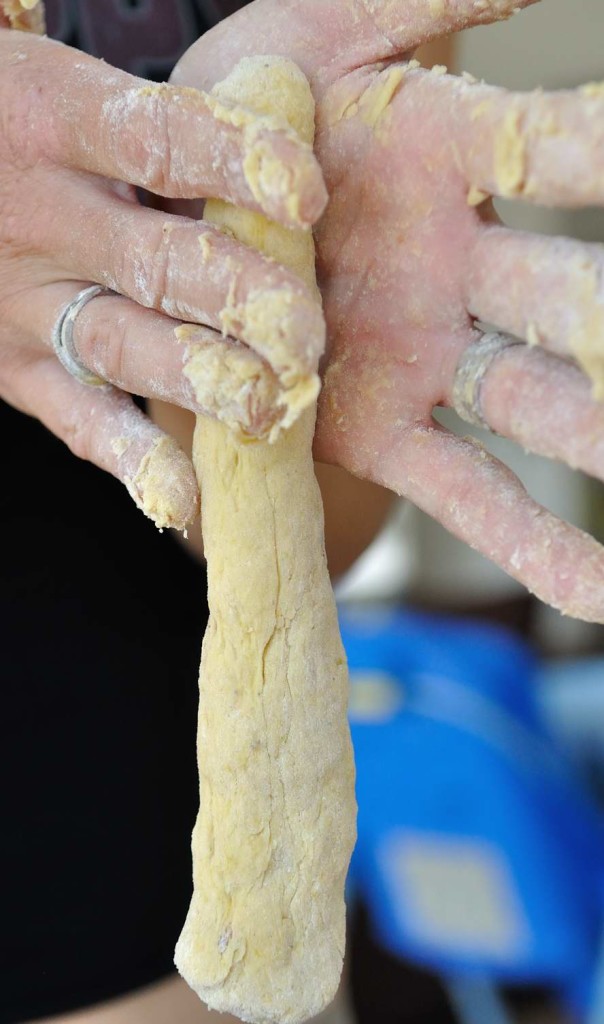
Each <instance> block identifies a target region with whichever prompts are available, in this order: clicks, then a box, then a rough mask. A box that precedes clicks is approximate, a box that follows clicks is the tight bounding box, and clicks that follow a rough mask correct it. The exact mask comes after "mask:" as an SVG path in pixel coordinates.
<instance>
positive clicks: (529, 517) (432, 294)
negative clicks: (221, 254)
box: [174, 0, 604, 621]
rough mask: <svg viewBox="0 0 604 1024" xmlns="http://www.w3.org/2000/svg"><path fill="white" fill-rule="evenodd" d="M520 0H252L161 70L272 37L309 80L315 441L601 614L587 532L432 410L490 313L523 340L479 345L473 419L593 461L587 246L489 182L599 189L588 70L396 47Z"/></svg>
mask: <svg viewBox="0 0 604 1024" xmlns="http://www.w3.org/2000/svg"><path fill="white" fill-rule="evenodd" d="M531 2H534V0H520V2H518V0H398V2H394V0H355V2H354V3H352V4H351V3H350V2H349V0H346V2H344V0H339V2H335V0H334V2H332V3H329V4H325V3H324V2H323V0H305V2H304V3H300V2H298V0H280V2H276V0H256V2H255V3H252V4H251V5H250V6H249V7H247V8H246V9H245V10H243V11H242V12H240V13H239V14H237V15H235V16H233V17H232V18H230V19H229V20H228V22H225V23H223V24H222V25H220V26H218V27H217V28H216V29H214V30H213V31H212V32H211V33H210V34H209V35H208V36H206V37H204V38H203V39H201V40H200V41H199V42H198V43H197V44H196V45H195V46H194V47H192V49H191V50H190V51H189V52H188V54H187V55H186V56H185V57H184V58H183V60H182V61H181V62H180V64H179V66H178V68H177V70H176V73H175V76H174V81H176V82H177V83H178V84H188V85H193V86H197V87H200V88H205V89H209V88H211V86H212V84H213V83H214V82H215V81H217V80H219V79H221V78H223V77H224V75H225V74H226V73H227V72H228V71H229V70H230V68H231V67H232V66H233V65H234V64H235V63H236V62H237V60H239V59H240V58H241V57H242V56H245V55H249V54H252V53H281V54H284V55H287V56H289V57H291V58H292V59H293V60H295V61H296V62H297V63H298V64H299V65H300V66H301V67H302V69H303V70H304V71H305V72H306V74H307V75H308V77H309V78H310V80H311V83H312V86H313V90H314V93H315V97H316V99H317V101H318V111H317V124H318V131H317V142H316V152H317V154H318V156H319V160H320V162H321V165H322V168H323V171H324V173H325V177H326V181H327V186H328V190H329V193H330V197H331V199H330V203H329V206H328V208H327V212H326V214H325V216H324V217H323V219H322V221H321V223H320V225H319V227H318V230H317V232H316V234H317V243H318V257H319V271H320V281H321V286H322V291H323V298H324V306H325V313H326V318H327V324H328V335H329V348H330V360H329V364H328V366H327V370H326V373H325V381H324V388H323V392H322V396H321V401H320V413H319V421H318V429H317V436H316V449H315V451H316V455H317V457H318V458H319V459H322V460H324V461H327V462H333V463H338V464H340V465H341V466H344V467H345V468H346V469H348V470H350V471H352V472H354V473H356V474H357V475H359V476H362V477H365V478H367V479H370V480H373V481H376V482H378V483H380V484H383V485H384V486H386V487H389V488H391V489H392V490H394V491H396V492H397V493H398V494H401V495H404V496H406V497H408V498H410V499H411V500H412V501H413V502H414V503H415V504H416V505H418V506H419V507H421V508H423V509H424V510H425V511H426V512H428V513H429V514H430V515H432V516H434V518H436V519H438V520H439V521H440V522H441V523H443V524H444V525H445V526H446V527H447V528H448V529H450V530H451V531H452V532H453V533H455V534H456V535H457V536H458V537H461V538H462V539H463V540H465V541H467V542H468V543H469V544H470V545H471V546H472V547H474V548H476V549H478V550H479V551H481V552H483V553H484V554H485V555H487V556H488V557H490V558H491V559H493V561H495V562H496V563H497V564H499V565H500V566H502V567H503V568H504V569H505V570H506V571H507V572H509V573H510V574H511V575H513V576H515V577H516V578H517V579H519V580H520V581H521V582H523V583H524V584H525V585H526V586H527V587H528V588H529V589H530V590H532V591H534V592H535V593H536V594H538V596H539V597H541V598H542V599H543V600H544V601H547V602H548V603H550V604H552V605H554V606H555V607H558V608H560V609H562V610H563V611H565V612H567V613H568V614H571V615H575V616H578V617H580V618H584V619H588V620H596V621H604V586H603V583H602V581H603V580H604V551H603V550H602V548H600V547H599V546H598V545H597V544H596V543H595V541H594V540H593V539H592V538H590V537H588V536H587V535H585V534H583V533H581V532H580V531H579V530H577V529H575V528H573V527H571V526H569V525H568V524H566V523H563V522H562V521H560V520H559V519H557V518H556V517H555V516H553V515H552V514H551V513H549V512H548V511H546V510H545V509H543V508H542V507H540V506H539V505H537V504H536V503H535V502H534V501H533V500H532V499H531V498H530V497H529V496H528V495H527V494H526V492H525V490H524V488H523V487H522V485H521V484H520V482H519V481H518V479H517V478H516V477H515V476H514V475H513V474H512V473H511V472H510V471H509V470H508V469H507V468H506V467H504V466H503V465H502V464H501V463H500V462H498V461H497V460H496V459H494V458H493V457H492V456H490V455H489V454H488V453H487V452H485V451H484V449H483V448H482V447H481V446H480V445H478V444H477V443H476V442H474V441H472V440H468V439H461V438H458V437H457V436H455V435H453V434H451V433H449V432H448V431H446V430H444V429H443V428H442V427H440V426H439V425H438V424H437V423H436V421H435V420H434V419H433V418H432V410H433V407H434V406H437V405H451V404H453V400H454V395H453V392H454V383H455V377H456V368H457V367H458V364H459V363H460V358H461V356H462V354H463V353H464V352H467V351H468V350H469V347H470V346H471V345H472V344H473V343H474V342H476V341H477V339H479V338H480V337H481V333H480V332H479V331H478V330H477V328H476V321H477V320H482V321H488V322H490V323H493V324H496V325H497V328H498V329H499V330H503V331H509V332H513V333H514V334H515V335H517V336H518V338H523V339H524V340H525V341H527V342H530V343H531V344H530V345H518V346H516V347H509V348H507V349H505V350H503V351H502V352H501V354H499V355H498V356H497V357H496V358H492V359H491V360H490V361H488V360H486V361H485V360H484V359H483V366H482V369H483V370H484V371H485V375H484V379H483V382H482V387H481V388H480V389H479V396H478V397H479V398H480V413H481V415H482V417H483V419H484V420H485V421H486V422H487V423H488V424H489V425H490V426H491V427H492V428H493V429H495V430H497V431H498V432H499V433H501V434H503V435H505V436H507V437H510V438H513V439H514V440H516V441H518V442H519V443H520V444H522V445H523V447H524V448H527V449H530V450H532V451H534V452H538V453H541V454H544V455H547V456H550V457H553V458H557V459H560V460H562V461H564V462H567V463H568V464H569V465H572V466H575V467H579V468H581V469H583V470H585V471H586V472H588V473H592V474H593V475H595V476H598V477H600V478H602V477H604V407H602V405H600V404H598V403H597V402H596V401H595V400H594V398H593V397H592V393H591V386H590V381H589V379H588V376H587V375H586V373H584V372H583V371H582V370H581V369H579V366H578V365H577V364H580V365H581V366H582V367H583V370H585V371H587V373H589V374H590V375H591V376H592V377H593V379H594V380H595V381H601V380H602V370H603V362H602V360H603V356H604V296H603V295H602V292H601V287H600V280H601V273H602V267H603V266H604V260H603V255H602V249H601V247H599V246H594V245H583V244H580V243H578V242H576V241H573V240H567V239H546V238H540V237H538V236H532V235H528V234H523V233H520V232H512V231H509V230H507V229H505V228H504V227H502V226H501V225H500V224H499V223H498V222H497V218H496V216H495V214H494V212H493V210H492V207H491V205H490V202H489V201H488V198H487V197H488V196H490V195H493V194H494V195H500V196H510V195H513V196H519V197H521V198H523V199H525V200H527V201H529V202H538V203H545V204H548V205H561V206H581V205H587V204H594V203H595V204H602V203H604V173H603V172H604V130H603V129H602V124H603V123H604V122H603V119H602V115H603V114H604V90H602V89H601V88H598V87H589V88H586V89H585V90H578V91H575V92H561V93H556V94H550V95H548V94H544V93H542V92H540V91H538V92H535V93H532V94H526V95H520V94H513V93H510V92H508V91H506V90H503V89H495V88H490V87H488V86H485V85H483V84H478V83H474V82H473V81H471V80H469V79H468V78H466V79H464V78H457V77H453V76H450V75H447V74H444V73H443V69H437V70H436V71H432V72H426V71H423V70H421V69H419V68H414V67H413V64H412V63H409V58H410V57H411V55H412V52H413V50H414V49H415V47H417V46H419V45H420V44H423V43H425V42H427V41H430V40H433V39H436V38H438V37H440V36H443V35H445V34H447V33H450V32H452V31H456V30H458V29H462V28H467V27H469V26H471V25H475V24H481V23H485V22H489V21H495V20H497V19H500V18H505V17H507V16H509V15H510V14H512V13H514V11H515V9H517V8H519V7H525V6H528V4H529V3H531ZM399 60H403V61H405V63H402V64H401V63H395V62H396V61H399ZM459 380H460V378H459V376H458V381H459ZM599 386H600V388H601V387H602V385H601V383H600V384H599ZM474 397H475V398H476V397H477V396H476V395H475V396H474Z"/></svg>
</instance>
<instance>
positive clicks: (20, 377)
mask: <svg viewBox="0 0 604 1024" xmlns="http://www.w3.org/2000/svg"><path fill="white" fill-rule="evenodd" d="M2 377H3V389H2V390H3V394H4V395H5V397H6V399H7V400H8V401H9V402H10V403H11V404H13V405H15V406H16V407H17V408H19V409H21V410H22V411H23V412H26V413H28V414H29V415H30V416H35V417H36V419H39V420H41V422H42V423H44V425H45V426H46V427H48V429H49V430H51V431H52V433H53V434H55V435H56V436H57V437H59V438H60V439H61V440H62V441H64V442H65V443H66V444H67V445H68V446H69V448H70V449H71V451H72V452H73V453H74V455H77V456H78V457H79V458H81V459H86V460H87V461H88V462H92V463H94V464H95V465H96V466H99V467H100V468H101V469H105V470H107V472H109V473H111V474H112V475H113V476H115V477H117V478H118V480H121V481H122V483H123V484H124V485H125V486H126V487H127V489H128V492H129V493H130V495H131V497H132V498H133V499H134V501H135V503H136V505H137V506H138V507H139V508H140V509H141V511H143V512H144V513H145V515H146V516H148V518H149V519H151V520H152V521H153V522H154V523H155V525H156V526H157V527H159V528H160V529H163V528H164V527H174V528H175V529H177V530H183V529H185V527H186V526H187V525H188V524H189V523H191V522H193V521H194V519H195V517H196V516H197V514H198V512H199V493H198V489H197V481H196V478H195V473H194V470H193V466H192V464H191V462H190V460H189V459H188V458H187V456H186V455H185V453H184V452H183V451H182V449H181V448H180V447H179V446H178V445H177V444H176V441H174V440H173V439H172V438H171V437H168V436H167V435H166V434H164V433H163V431H161V430H160V429H159V428H158V427H156V426H155V425H154V424H153V423H151V421H150V420H149V419H148V418H147V417H146V416H145V415H144V413H142V412H141V411H140V409H137V407H136V406H135V405H134V402H133V401H132V399H131V398H130V396H129V395H125V394H123V393H122V392H121V391H117V390H116V389H114V388H110V387H108V388H107V389H104V388H103V389H101V388H90V387H87V386H86V385H84V384H80V383H79V382H78V381H76V380H74V379H73V377H70V376H69V374H68V373H67V371H66V370H64V369H63V367H62V366H61V365H60V364H59V363H58V362H57V360H56V359H55V358H54V356H39V355H37V354H36V355H34V356H31V355H30V356H29V357H28V358H27V359H21V361H20V364H19V366H17V367H13V369H12V372H11V373H10V375H8V373H7V368H6V367H3V370H2Z"/></svg>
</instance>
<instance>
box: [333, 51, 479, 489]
mask: <svg viewBox="0 0 604 1024" xmlns="http://www.w3.org/2000/svg"><path fill="white" fill-rule="evenodd" d="M399 74H400V70H399V68H398V67H396V66H395V67H391V68H386V69H384V70H371V71H367V70H365V71H362V72H356V73H354V74H353V75H352V76H347V77H346V79H345V80H343V81H341V82H340V83H338V84H337V85H336V86H335V87H333V88H332V89H331V90H330V91H329V93H328V94H327V95H326V97H325V100H324V101H323V103H321V104H320V106H319V110H318V125H319V131H318V136H317V152H318V154H319V157H320V161H321V164H322V167H323V170H324V173H325V175H326V181H327V185H328V190H329V193H330V196H331V201H330V204H329V206H328V209H327V212H326V214H325V216H324V218H323V220H322V221H321V224H320V225H319V229H318V232H317V245H318V257H319V274H320V280H321V284H322V291H323V298H324V306H325V313H326V318H327V323H328V327H329V339H330V363H329V367H328V369H327V373H326V378H325V387H324V392H323V399H322V406H321V412H322V415H321V418H320V422H319V431H318V435H317V441H318V449H319V453H320V454H321V455H322V456H323V457H324V458H326V459H329V460H336V461H339V462H344V464H345V465H346V466H347V467H348V468H350V469H351V470H353V471H354V472H356V473H359V474H362V475H365V476H366V475H374V476H375V469H376V464H378V465H379V463H380V461H381V458H382V455H383V452H384V451H385V450H386V451H387V450H388V449H389V448H390V446H391V445H392V443H393V442H394V441H396V439H397V438H399V439H400V438H401V437H402V436H403V435H404V434H405V433H406V432H407V431H409V430H410V429H413V428H414V427H417V426H426V425H428V424H429V423H430V422H431V415H432V409H433V407H434V406H435V405H438V404H440V403H441V402H443V401H444V400H445V399H446V396H447V391H448V384H449V381H450V379H451V378H452V375H453V372H454V369H455V366H456V363H457V360H458V358H459V355H460V352H461V351H462V349H463V348H464V347H465V346H466V345H467V343H468V341H469V340H470V338H471V337H472V336H473V335H474V334H475V331H474V329H473V327H472V321H471V318H470V316H469V314H468V311H467V304H466V297H465V294H464V278H465V276H466V274H467V270H466V259H465V255H466V253H467V252H468V251H469V250H470V249H471V247H472V245H473V242H474V239H475V236H476V230H477V226H478V225H479V223H480V218H479V216H478V215H477V212H476V209H475V208H474V207H471V206H469V205H468V202H467V187H465V183H464V181H463V178H462V176H461V174H460V171H459V168H458V167H457V166H456V164H455V152H454V148H452V143H451V140H449V139H448V138H442V136H441V137H440V138H439V135H438V131H437V129H438V119H434V118H432V119H431V121H429V122H427V123H426V121H425V119H422V116H421V114H422V112H421V110H419V109H417V108H415V107H412V108H411V109H407V108H406V107H405V106H403V105H402V104H401V105H400V106H398V109H395V108H394V107H393V106H391V105H390V104H388V105H387V106H386V107H385V108H384V110H383V111H381V105H382V103H383V102H384V100H385V98H386V97H387V96H388V95H389V93H390V92H391V89H392V85H393V84H394V82H395V81H396V80H397V79H398V77H399ZM412 74H413V72H405V73H404V75H403V78H402V80H401V83H400V85H399V89H401V88H405V84H406V83H405V78H406V77H407V76H408V77H409V78H411V77H412ZM399 95H400V93H397V96H399ZM401 98H402V97H401ZM395 99H396V97H395ZM342 110H344V115H343V117H340V113H341V111H342ZM351 112H352V116H351ZM336 118H338V120H335V119H336ZM334 122H335V123H334ZM401 139H406V140H408V141H407V143H406V144H405V145H401ZM372 467H373V469H372Z"/></svg>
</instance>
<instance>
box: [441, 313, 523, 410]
mask: <svg viewBox="0 0 604 1024" xmlns="http://www.w3.org/2000/svg"><path fill="white" fill-rule="evenodd" d="M522 344H524V342H522V341H520V339H519V338H514V337H512V335H510V334H500V333H499V332H497V331H491V332H489V333H486V334H483V335H482V337H481V338H479V339H478V340H477V341H474V342H472V344H471V345H468V347H467V348H466V349H464V351H463V353H462V355H461V359H460V360H459V362H458V364H457V369H456V371H455V378H454V380H453V408H454V409H455V412H456V413H457V415H458V416H461V418H462V420H465V421H466V423H473V424H474V426H477V427H482V428H483V429H484V430H490V429H491V428H490V427H489V424H488V423H487V421H486V419H485V418H484V415H483V411H482V385H483V382H484V378H485V377H486V375H487V373H488V372H489V370H490V368H491V366H492V364H493V362H494V361H495V359H497V358H498V357H499V356H500V355H501V353H502V352H505V350H506V349H508V348H513V347H514V346H515V345H522Z"/></svg>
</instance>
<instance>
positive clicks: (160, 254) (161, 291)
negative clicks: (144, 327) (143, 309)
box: [133, 224, 178, 312]
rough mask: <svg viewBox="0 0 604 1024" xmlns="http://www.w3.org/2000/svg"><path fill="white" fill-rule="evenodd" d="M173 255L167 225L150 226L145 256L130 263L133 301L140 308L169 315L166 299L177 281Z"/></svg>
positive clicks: (175, 251)
mask: <svg viewBox="0 0 604 1024" xmlns="http://www.w3.org/2000/svg"><path fill="white" fill-rule="evenodd" d="M177 252H178V248H177V245H176V244H175V238H174V233H173V232H172V230H171V229H170V226H169V225H165V224H164V225H163V226H161V227H157V226H156V227H154V228H153V229H152V233H151V235H150V236H149V238H148V242H147V246H146V251H145V255H144V256H143V257H140V256H138V255H137V256H135V257H134V261H133V270H134V274H135V282H134V284H135V288H136V293H137V298H138V300H139V301H140V302H142V304H143V305H145V306H147V307H149V308H151V309H161V310H164V311H166V312H169V310H168V309H167V305H169V296H170V295H171V294H173V293H174V290H175V283H176V278H177V264H178V257H177Z"/></svg>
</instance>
